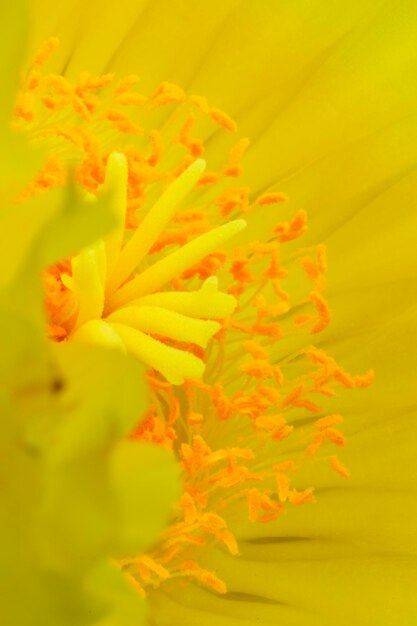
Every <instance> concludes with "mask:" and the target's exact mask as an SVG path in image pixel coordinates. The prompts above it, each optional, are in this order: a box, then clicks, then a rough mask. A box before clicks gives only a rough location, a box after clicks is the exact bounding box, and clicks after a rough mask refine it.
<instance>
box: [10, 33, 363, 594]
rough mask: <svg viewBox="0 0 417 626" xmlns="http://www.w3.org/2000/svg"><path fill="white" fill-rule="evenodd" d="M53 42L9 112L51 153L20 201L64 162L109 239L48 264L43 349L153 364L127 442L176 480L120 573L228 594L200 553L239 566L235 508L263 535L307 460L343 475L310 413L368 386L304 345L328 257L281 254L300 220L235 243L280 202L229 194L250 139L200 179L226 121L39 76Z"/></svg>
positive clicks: (298, 494)
mask: <svg viewBox="0 0 417 626" xmlns="http://www.w3.org/2000/svg"><path fill="white" fill-rule="evenodd" d="M55 46H56V40H50V41H48V42H46V43H45V44H44V46H43V47H42V49H41V50H40V51H39V53H38V54H37V55H36V57H35V60H34V64H33V67H32V68H31V70H30V71H29V73H28V75H27V77H26V78H25V82H24V85H23V89H22V93H21V94H20V96H19V98H18V103H17V108H16V123H17V124H18V125H20V126H26V127H27V129H28V130H29V132H30V133H31V134H32V136H33V137H34V138H35V139H36V140H42V141H44V142H45V143H46V145H47V146H48V145H50V146H51V147H53V153H54V157H51V158H50V159H49V160H48V161H47V163H46V165H45V167H44V168H43V169H42V171H41V172H40V173H39V175H38V176H37V178H36V179H35V180H34V181H33V182H32V183H31V185H29V187H28V188H27V189H26V190H25V191H24V192H23V194H22V198H24V197H26V196H27V195H31V194H36V193H40V192H42V191H43V190H45V189H48V188H50V187H53V186H57V185H63V184H64V183H65V182H66V177H67V174H66V171H67V169H68V165H69V164H71V166H72V168H73V169H75V176H76V178H77V180H78V182H79V183H80V184H81V186H82V187H83V188H84V189H85V190H86V191H87V192H89V193H91V194H93V196H94V197H95V196H97V195H100V194H102V193H105V192H106V191H108V190H111V191H112V195H111V198H112V199H111V202H112V206H113V212H114V216H115V222H116V226H115V228H114V230H113V231H112V232H111V233H110V235H109V236H108V237H107V238H106V239H105V240H103V241H98V242H96V243H95V244H94V245H92V246H90V247H89V248H88V249H86V250H83V251H82V252H81V253H80V254H78V255H77V256H75V257H73V258H72V259H69V260H64V261H62V262H61V263H59V264H57V265H56V266H54V267H53V268H50V270H49V272H48V273H47V275H46V277H45V289H46V300H47V306H48V314H49V321H50V335H51V337H53V338H54V339H57V340H76V341H86V342H99V343H105V344H108V345H113V346H117V347H119V348H120V349H124V350H126V351H128V352H130V353H132V354H133V355H135V356H136V357H137V358H138V359H139V360H140V361H142V362H144V363H145V364H146V365H147V366H148V368H149V371H148V381H149V388H150V390H151V397H152V404H151V407H150V409H149V412H148V414H147V415H146V416H145V418H144V419H142V420H141V421H140V423H139V425H138V427H137V429H136V431H135V432H134V433H132V435H131V436H132V437H133V438H139V439H142V440H147V441H151V442H154V443H156V444H158V445H161V446H163V447H165V448H167V449H170V450H173V451H174V452H175V454H176V455H177V457H178V459H179V462H180V463H181V464H182V467H183V472H184V482H185V487H184V495H183V497H182V498H181V501H180V502H179V503H178V506H177V508H176V511H175V512H174V515H173V519H172V522H171V524H170V526H169V528H168V529H167V531H166V532H165V534H164V535H163V536H162V537H161V540H160V542H159V544H158V546H157V547H156V548H155V549H154V550H153V551H152V552H151V553H149V554H146V555H133V556H132V557H131V558H128V559H125V560H124V561H123V562H122V563H121V565H122V567H123V569H124V571H125V572H126V575H128V576H130V577H131V578H132V580H134V581H135V586H136V587H137V588H139V589H140V590H144V589H146V588H147V587H149V586H159V585H160V584H161V583H162V582H165V581H167V580H169V579H176V578H178V577H183V578H187V579H192V580H196V581H199V582H200V583H201V584H203V585H205V586H208V587H210V588H212V589H214V590H216V591H218V592H224V591H225V590H226V587H225V584H224V582H223V581H222V580H220V579H219V578H218V577H217V575H216V574H215V573H214V572H210V571H207V570H206V569H205V568H204V566H203V564H202V561H201V559H200V555H201V554H203V548H204V547H206V546H207V545H210V544H212V543H213V542H214V543H220V544H223V545H224V546H225V547H226V548H227V549H228V550H229V551H230V552H231V553H232V554H238V544H237V541H236V539H235V536H234V534H233V531H232V527H233V525H234V524H235V519H236V516H237V517H239V515H240V516H241V515H244V514H245V513H244V510H245V509H246V511H247V515H248V516H249V519H250V520H251V521H252V522H258V523H266V522H269V521H273V520H276V519H277V518H278V517H279V516H280V515H282V514H283V513H284V512H285V510H286V508H287V507H288V506H299V505H302V504H305V503H308V502H311V501H312V500H313V499H314V488H313V487H312V486H311V485H310V484H308V483H307V484H305V482H304V481H305V478H298V476H301V477H302V476H303V472H304V475H305V469H306V468H307V469H308V466H309V465H310V464H312V463H317V462H324V463H328V464H329V465H330V466H331V468H332V469H333V470H334V471H336V472H337V473H338V474H339V475H341V476H342V477H347V476H348V474H349V472H348V470H347V469H346V468H345V467H344V465H343V463H342V462H341V461H340V460H339V458H338V456H336V455H335V454H334V452H333V447H334V446H336V447H341V446H343V445H344V443H345V438H344V436H343V434H342V433H341V432H340V430H339V425H340V424H341V423H342V421H343V417H342V416H341V415H340V414H338V413H335V412H328V411H327V409H326V408H325V407H324V406H323V405H322V402H321V400H320V399H321V398H322V399H325V400H326V401H327V400H328V399H329V398H331V397H332V396H335V395H336V391H337V388H338V387H340V386H342V387H346V388H354V387H364V386H366V385H368V384H369V383H370V382H371V380H372V372H369V373H368V374H366V375H365V376H351V375H350V374H348V373H346V372H345V371H344V370H343V369H342V368H341V367H340V366H339V365H338V364H337V363H336V361H335V360H334V359H332V358H331V357H330V356H328V355H327V354H325V353H324V352H323V351H321V350H319V349H317V348H315V347H314V346H312V345H311V336H312V335H315V334H317V333H319V332H321V331H323V330H324V329H325V328H326V327H327V325H328V324H329V322H330V312H329V308H328V306H327V303H326V300H325V298H324V290H325V278H324V275H325V270H326V259H325V248H324V246H322V245H318V246H316V247H312V248H309V249H305V248H304V249H300V250H299V251H298V252H295V253H294V252H292V253H291V254H286V252H285V248H286V244H287V242H290V241H293V240H295V239H297V238H299V237H301V236H302V234H303V232H304V231H305V229H306V227H307V217H306V213H305V212H304V211H299V212H297V213H296V214H295V215H294V216H293V217H292V218H291V219H290V220H288V221H280V220H279V219H277V224H276V226H275V228H274V229H273V231H271V232H270V233H267V236H266V239H265V240H264V241H252V242H251V243H250V244H249V245H247V246H243V245H240V246H236V245H234V244H233V237H235V236H236V235H237V234H238V233H239V232H240V231H241V230H242V228H244V226H245V221H244V219H242V218H243V217H246V215H247V214H249V213H252V212H256V211H258V212H261V211H265V210H267V211H272V210H275V207H276V206H277V207H279V205H280V203H281V202H283V201H284V200H285V196H284V195H283V194H281V193H278V192H275V191H271V192H267V193H264V194H262V195H261V196H259V197H257V198H252V196H251V191H250V189H249V188H247V187H244V186H236V185H231V184H230V181H231V180H232V179H234V178H237V177H239V176H240V174H241V169H242V166H241V161H242V157H243V155H244V152H245V150H246V148H247V147H248V140H246V139H239V140H238V141H237V142H235V143H234V144H233V145H232V146H231V148H230V152H229V154H228V156H227V158H226V159H225V161H224V162H223V164H222V165H221V166H220V167H219V168H218V169H217V170H215V171H214V170H213V171H209V172H205V161H204V160H203V158H202V157H203V155H204V154H205V150H206V144H205V141H204V137H207V136H210V134H211V133H213V132H214V129H215V128H216V127H219V128H220V129H222V130H225V131H226V132H230V133H234V132H235V131H236V124H235V123H234V121H233V120H232V119H231V118H230V117H229V116H227V115H226V114H225V113H223V112H222V111H221V110H219V109H217V108H213V107H211V106H210V105H209V104H208V102H207V100H206V99H205V98H204V97H200V96H187V95H186V94H185V93H184V92H183V91H182V90H181V89H180V88H179V87H177V86H176V85H172V84H170V83H166V82H165V83H162V84H161V85H159V86H158V87H157V88H156V90H155V91H154V93H153V94H152V95H151V96H150V97H147V96H143V95H142V94H139V93H138V92H137V91H136V90H135V86H136V84H137V82H138V78H137V77H136V76H127V77H125V78H122V79H121V80H119V82H117V83H115V82H114V80H115V79H114V77H113V76H112V75H108V74H107V75H104V76H99V77H92V76H90V75H89V74H83V75H81V76H80V77H79V79H78V80H77V81H76V82H75V83H70V82H69V81H68V80H67V79H65V78H64V77H62V76H57V75H53V74H44V73H42V72H41V68H42V66H43V64H44V63H45V62H46V61H47V58H48V56H49V54H51V53H52V52H53V49H54V48H55ZM213 125H214V126H213ZM145 128H148V129H150V130H148V131H146V130H145ZM284 261H285V262H284ZM287 285H289V286H295V287H294V289H293V291H294V293H290V292H289V289H288V287H287ZM219 286H220V289H221V290H224V291H221V290H220V291H219ZM294 345H297V346H298V347H297V348H296V349H294V348H292V347H291V346H294Z"/></svg>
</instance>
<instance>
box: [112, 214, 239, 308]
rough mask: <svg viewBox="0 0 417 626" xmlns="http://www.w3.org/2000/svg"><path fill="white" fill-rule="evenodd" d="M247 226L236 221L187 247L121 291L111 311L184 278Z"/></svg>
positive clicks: (150, 269)
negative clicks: (180, 276)
mask: <svg viewBox="0 0 417 626" xmlns="http://www.w3.org/2000/svg"><path fill="white" fill-rule="evenodd" d="M245 226H246V222H245V220H234V221H233V222H229V223H228V224H223V225H222V226H219V227H218V228H215V229H213V230H211V231H210V232H208V233H205V234H204V235H201V236H200V237H197V238H196V239H194V241H190V242H189V243H187V244H185V246H183V247H182V248H180V249H179V250H176V251H175V252H173V253H172V254H170V255H169V256H167V257H165V258H164V259H161V260H160V261H158V262H157V263H155V265H152V266H151V267H149V268H147V269H146V270H145V271H144V272H142V274H140V275H139V276H137V278H134V279H133V280H131V281H130V282H129V283H127V284H126V285H124V286H123V287H122V288H121V289H119V290H118V291H117V292H116V293H115V294H114V295H113V296H111V297H110V299H109V310H114V309H115V308H118V307H120V306H123V305H124V304H126V303H127V302H129V301H131V300H133V299H135V298H139V297H140V296H143V295H145V294H148V293H152V292H155V291H156V290H157V289H159V288H160V287H162V286H163V285H165V284H166V283H167V282H168V281H169V280H171V279H172V278H175V277H176V276H179V275H181V273H182V272H183V271H184V270H186V269H188V268H189V267H191V266H192V265H194V264H195V263H198V261H201V259H203V258H204V257H206V256H207V255H208V254H210V252H213V250H218V249H219V248H221V246H222V245H223V244H224V243H225V242H226V241H228V239H230V238H231V237H233V235H236V234H237V233H239V232H240V231H241V230H243V228H245Z"/></svg>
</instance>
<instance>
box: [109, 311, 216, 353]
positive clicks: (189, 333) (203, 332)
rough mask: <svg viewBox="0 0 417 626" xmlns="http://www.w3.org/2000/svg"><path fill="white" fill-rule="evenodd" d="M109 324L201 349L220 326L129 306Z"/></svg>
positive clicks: (111, 316)
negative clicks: (124, 326) (120, 325)
mask: <svg viewBox="0 0 417 626" xmlns="http://www.w3.org/2000/svg"><path fill="white" fill-rule="evenodd" d="M108 320H109V322H111V323H112V322H119V323H121V324H126V325H127V326H132V327H133V328H136V329H137V330H141V331H143V332H145V333H153V334H156V335H162V336H163V337H170V338H171V339H176V340H177V341H186V342H187V343H188V342H191V343H195V344H197V345H198V346H201V347H202V348H205V347H206V346H207V343H208V341H209V340H210V339H211V338H212V337H213V335H214V334H215V333H216V332H217V331H218V330H219V328H220V324H219V323H218V322H212V321H209V320H196V319H192V318H190V317H187V316H185V315H181V314H180V313H176V312H174V311H169V310H166V309H162V308H160V307H155V306H140V307H135V306H129V307H126V308H123V309H119V310H118V311H116V312H115V313H112V314H111V315H110V316H109V317H108Z"/></svg>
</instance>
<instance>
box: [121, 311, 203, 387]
mask: <svg viewBox="0 0 417 626" xmlns="http://www.w3.org/2000/svg"><path fill="white" fill-rule="evenodd" d="M111 326H112V328H113V329H114V330H115V331H116V332H117V334H118V335H119V336H120V338H121V339H122V341H123V343H124V345H125V346H126V350H127V352H128V353H129V354H132V355H133V356H135V357H136V358H137V359H139V360H140V361H142V362H144V363H146V364H147V365H149V366H150V367H153V368H154V369H157V370H158V371H159V372H161V373H162V375H163V376H165V378H166V379H167V380H168V381H169V382H170V383H172V384H173V385H182V384H183V382H184V381H185V379H186V378H201V376H202V375H203V371H204V363H203V361H200V359H198V358H197V357H196V356H194V355H193V354H191V353H190V352H184V351H183V350H177V349H176V348H171V347H170V346H167V345H165V344H164V343H162V342H161V341H157V340H156V339H154V338H153V337H149V336H148V335H145V333H142V332H141V331H140V330H136V329H135V328H130V327H129V326H126V325H124V324H117V323H114V324H111Z"/></svg>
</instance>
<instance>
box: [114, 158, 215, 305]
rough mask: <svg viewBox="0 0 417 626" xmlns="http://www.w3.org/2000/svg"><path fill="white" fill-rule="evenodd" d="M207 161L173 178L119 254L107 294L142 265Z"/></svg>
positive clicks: (193, 164)
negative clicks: (142, 261)
mask: <svg viewBox="0 0 417 626" xmlns="http://www.w3.org/2000/svg"><path fill="white" fill-rule="evenodd" d="M205 167H206V163H205V161H204V160H203V159H198V160H197V161H195V162H194V163H192V165H190V166H189V167H188V168H187V169H186V170H185V172H183V173H182V174H181V176H179V177H178V178H176V179H175V180H174V182H173V183H171V185H170V186H169V187H168V189H167V190H166V191H165V193H164V194H162V196H161V197H160V198H159V200H158V201H157V202H156V204H155V205H154V206H153V208H152V209H151V210H150V211H149V213H147V215H146V217H145V218H144V220H143V222H142V223H141V224H140V226H139V227H138V228H137V230H136V231H135V233H134V234H133V236H132V238H131V239H130V240H129V241H128V243H127V244H126V245H125V247H124V248H123V250H122V251H121V253H120V256H119V259H118V261H117V264H116V267H115V270H114V272H113V274H112V275H111V276H110V279H109V281H108V285H107V288H108V293H112V292H113V291H115V290H116V289H117V288H118V287H119V285H121V284H122V283H123V282H124V281H125V280H126V278H128V277H129V275H130V274H131V273H132V272H133V270H134V269H135V268H136V267H137V266H138V265H139V263H140V262H141V260H142V259H143V258H144V257H145V256H146V255H147V254H148V252H149V250H150V249H151V247H152V246H153V244H154V243H155V241H156V240H157V239H158V237H159V235H160V234H161V233H162V231H163V230H164V228H165V226H166V225H167V224H168V222H169V220H170V219H171V217H172V216H173V214H174V213H175V212H176V211H177V210H178V208H179V206H180V204H181V202H182V201H183V200H184V198H185V197H186V196H187V195H188V193H189V192H190V191H191V190H192V188H193V187H194V186H195V185H196V183H197V182H198V180H199V178H200V177H201V175H202V173H203V172H204V169H205Z"/></svg>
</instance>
